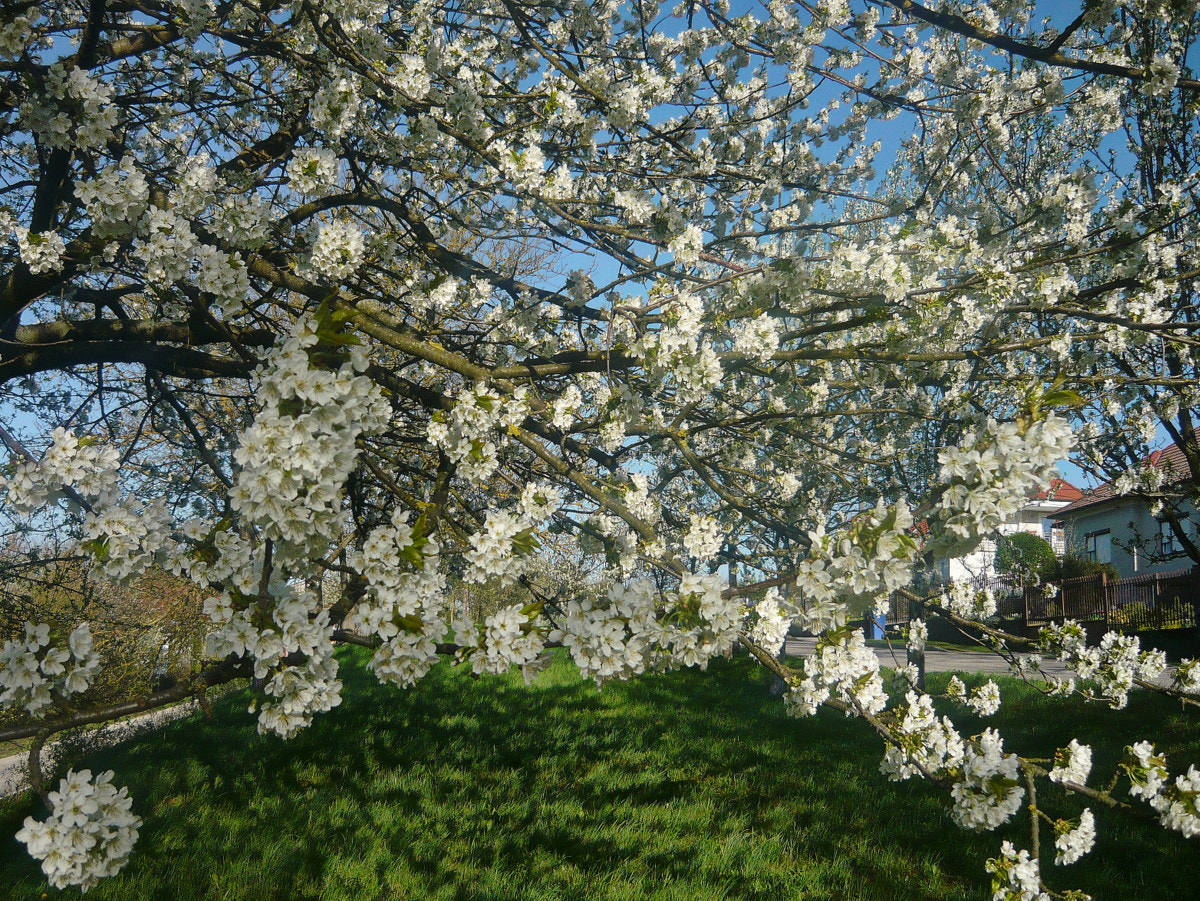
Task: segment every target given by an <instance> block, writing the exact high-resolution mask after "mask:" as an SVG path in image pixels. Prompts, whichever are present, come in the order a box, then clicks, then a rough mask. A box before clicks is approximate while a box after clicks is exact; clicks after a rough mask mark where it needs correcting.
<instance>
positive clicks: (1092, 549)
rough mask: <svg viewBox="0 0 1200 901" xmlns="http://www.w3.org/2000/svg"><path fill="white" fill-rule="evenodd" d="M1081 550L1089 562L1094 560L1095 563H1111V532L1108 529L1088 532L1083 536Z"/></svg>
mask: <svg viewBox="0 0 1200 901" xmlns="http://www.w3.org/2000/svg"><path fill="white" fill-rule="evenodd" d="M1083 550H1084V553H1085V554H1086V555H1087V558H1088V559H1089V560H1095V561H1096V562H1097V563H1110V562H1112V532H1110V531H1109V530H1108V529H1101V530H1100V531H1099V532H1088V533H1087V535H1085V536H1084V545H1083Z"/></svg>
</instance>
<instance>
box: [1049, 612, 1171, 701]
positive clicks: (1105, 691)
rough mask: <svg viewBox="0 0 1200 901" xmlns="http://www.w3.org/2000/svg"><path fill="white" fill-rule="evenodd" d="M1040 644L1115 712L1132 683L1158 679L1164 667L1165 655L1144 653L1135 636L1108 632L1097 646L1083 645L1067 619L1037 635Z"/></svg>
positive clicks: (1126, 698)
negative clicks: (1088, 684) (1090, 687)
mask: <svg viewBox="0 0 1200 901" xmlns="http://www.w3.org/2000/svg"><path fill="white" fill-rule="evenodd" d="M1039 643H1040V646H1041V647H1042V648H1044V649H1045V650H1046V651H1048V652H1050V653H1056V654H1057V656H1058V658H1059V659H1060V660H1062V661H1063V663H1065V664H1066V665H1067V666H1068V667H1070V668H1071V670H1072V671H1073V672H1075V674H1076V675H1078V676H1079V678H1080V679H1083V680H1087V681H1088V682H1090V683H1091V684H1093V685H1094V686H1095V687H1096V693H1097V694H1098V696H1099V697H1102V698H1105V699H1106V700H1108V702H1109V706H1110V707H1112V708H1113V709H1114V710H1120V709H1122V708H1123V707H1124V706H1125V705H1126V704H1127V703H1128V701H1129V691H1130V689H1132V688H1133V685H1134V681H1135V680H1138V679H1141V680H1148V681H1152V680H1154V679H1157V678H1158V677H1159V676H1160V675H1162V673H1163V672H1164V671H1165V670H1166V668H1167V659H1166V655H1165V654H1164V653H1163V652H1162V651H1159V650H1149V651H1143V650H1142V647H1141V640H1140V639H1139V638H1138V637H1137V636H1136V635H1122V634H1120V633H1118V632H1108V633H1106V634H1105V635H1104V637H1103V638H1101V639H1100V644H1099V645H1097V646H1094V647H1089V646H1088V645H1086V644H1085V643H1084V637H1083V630H1082V627H1081V626H1079V625H1078V624H1076V623H1073V622H1071V621H1070V620H1068V621H1067V622H1065V623H1064V624H1063V625H1062V626H1061V627H1057V626H1055V625H1054V624H1053V623H1052V624H1051V625H1050V626H1049V627H1047V628H1045V629H1043V630H1042V631H1041V633H1040V638H1039Z"/></svg>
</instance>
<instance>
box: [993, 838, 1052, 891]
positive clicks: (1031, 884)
mask: <svg viewBox="0 0 1200 901" xmlns="http://www.w3.org/2000/svg"><path fill="white" fill-rule="evenodd" d="M987 871H988V872H989V873H991V874H992V901H1050V896H1049V895H1048V894H1046V893H1045V892H1043V891H1042V882H1041V873H1040V870H1039V868H1038V861H1037V858H1033V857H1030V856H1029V852H1028V851H1026V850H1025V849H1023V848H1022V849H1021V850H1020V851H1017V849H1016V848H1015V847H1013V843H1012V842H1008V841H1006V842H1004V843H1003V844H1001V845H1000V856H999V857H995V858H992V859H991V860H989V861H988V862H987Z"/></svg>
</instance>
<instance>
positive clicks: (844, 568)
mask: <svg viewBox="0 0 1200 901" xmlns="http://www.w3.org/2000/svg"><path fill="white" fill-rule="evenodd" d="M911 526H912V515H911V514H910V513H909V510H908V507H907V505H905V504H904V503H903V502H900V503H897V504H894V505H892V506H891V507H884V506H883V503H882V502H880V503H879V504H878V505H877V506H876V507H875V508H874V509H873V510H871V511H868V512H865V513H862V514H860V515H859V516H858V518H857V519H855V521H854V522H853V523H852V524H851V526H850V527H849V528H848V529H847V530H845V531H844V532H839V533H835V534H826V532H825V530H824V528H823V527H818V528H817V529H816V530H815V531H813V532H810V533H809V539H810V540H811V542H812V545H811V547H810V548H809V555H808V557H807V559H805V560H802V561H801V562H800V564H799V565H798V566H797V567H796V570H797V576H796V587H797V588H798V589H799V590H800V594H801V597H802V598H803V599H804V604H803V605H802V607H801V610H802V614H801V615H802V616H804V615H805V613H804V611H807V615H808V616H809V617H810V618H811V617H813V616H814V613H813V611H814V610H817V611H821V610H829V609H830V607H831V606H832V605H838V604H841V605H843V606H845V605H850V606H853V607H856V608H863V607H872V606H873V607H875V609H876V610H877V611H879V612H886V608H885V607H883V606H882V604H883V603H884V602H886V599H887V596H888V595H890V594H891V593H892V592H893V591H896V590H898V589H900V588H903V587H905V586H906V585H908V583H909V582H910V581H912V565H913V562H914V560H915V559H916V554H917V543H916V541H915V540H914V539H913V538H912V537H911V536H910V535H908V532H907V530H908V529H909V527H911ZM834 609H835V610H836V607H835V608H834ZM839 618H840V617H839V616H836V615H833V614H832V613H831V614H829V615H828V619H829V621H830V622H831V624H833V627H834V628H837V625H840V623H837V620H838V619H839ZM842 621H843V622H844V619H842Z"/></svg>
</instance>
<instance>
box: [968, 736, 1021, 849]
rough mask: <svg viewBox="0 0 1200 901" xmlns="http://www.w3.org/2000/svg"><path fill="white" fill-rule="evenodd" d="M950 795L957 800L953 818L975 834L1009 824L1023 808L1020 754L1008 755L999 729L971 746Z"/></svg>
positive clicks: (974, 739)
mask: <svg viewBox="0 0 1200 901" xmlns="http://www.w3.org/2000/svg"><path fill="white" fill-rule="evenodd" d="M950 794H951V796H952V797H953V798H954V808H953V810H951V812H950V816H951V818H952V819H953V820H954V822H955V823H957V824H958V825H959V826H962V827H963V828H964V829H971V830H974V831H982V830H985V829H995V828H996V827H997V826H1000V825H1003V824H1004V823H1007V822H1008V821H1009V820H1010V819H1011V818H1012V816H1013V814H1015V813H1016V812H1017V810H1018V809H1019V808H1020V807H1021V800H1022V798H1024V797H1025V789H1024V788H1022V787H1021V782H1020V761H1019V760H1018V758H1017V755H1016V754H1005V753H1004V743H1003V741H1001V739H1000V734H999V733H998V732H996V730H995V729H987V730H985V731H984V732H983V733H982V734H981V735H977V736H975V737H974V738H972V739H970V740H969V741H968V742H967V746H966V751H965V753H964V755H963V763H962V769H961V774H960V777H959V779H958V781H956V782H955V783H954V787H953V788H952V789H951V790H950Z"/></svg>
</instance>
